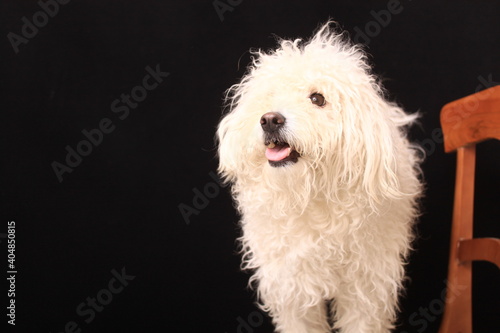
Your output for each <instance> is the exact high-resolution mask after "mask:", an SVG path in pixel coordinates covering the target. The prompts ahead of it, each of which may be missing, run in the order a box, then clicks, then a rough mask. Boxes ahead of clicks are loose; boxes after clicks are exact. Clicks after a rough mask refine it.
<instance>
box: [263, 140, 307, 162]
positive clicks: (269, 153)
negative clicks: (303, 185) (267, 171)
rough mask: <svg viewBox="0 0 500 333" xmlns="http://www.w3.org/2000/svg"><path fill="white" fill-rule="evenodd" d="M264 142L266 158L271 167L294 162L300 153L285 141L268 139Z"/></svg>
mask: <svg viewBox="0 0 500 333" xmlns="http://www.w3.org/2000/svg"><path fill="white" fill-rule="evenodd" d="M265 144H266V147H267V148H266V158H267V160H268V161H269V164H270V165H271V166H273V167H280V166H284V165H287V164H290V163H296V162H297V161H298V159H299V157H300V154H299V153H298V152H297V151H296V150H295V149H293V148H292V147H290V145H289V144H288V143H286V142H280V141H270V142H269V141H268V142H265Z"/></svg>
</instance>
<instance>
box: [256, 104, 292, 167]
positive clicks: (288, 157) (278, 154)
mask: <svg viewBox="0 0 500 333" xmlns="http://www.w3.org/2000/svg"><path fill="white" fill-rule="evenodd" d="M285 124H286V119H285V117H283V115H282V114H281V113H278V112H268V113H265V114H264V115H263V116H262V117H261V118H260V125H261V126H262V130H263V131H264V144H265V145H266V146H267V148H266V158H267V160H268V161H269V164H270V165H271V166H273V167H280V166H284V165H287V164H291V163H296V162H297V161H298V158H299V157H300V154H299V153H298V152H297V151H296V150H295V149H293V147H291V146H290V145H289V144H288V142H286V139H285V138H284V137H283V134H282V131H283V128H284V127H285Z"/></svg>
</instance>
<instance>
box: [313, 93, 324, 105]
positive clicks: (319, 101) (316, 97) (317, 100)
mask: <svg viewBox="0 0 500 333" xmlns="http://www.w3.org/2000/svg"><path fill="white" fill-rule="evenodd" d="M309 99H310V100H311V102H312V103H313V104H315V105H317V106H324V105H325V104H326V99H325V97H324V96H323V95H321V94H318V93H314V94H311V96H309Z"/></svg>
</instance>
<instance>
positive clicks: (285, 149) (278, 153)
mask: <svg viewBox="0 0 500 333" xmlns="http://www.w3.org/2000/svg"><path fill="white" fill-rule="evenodd" d="M291 149H292V148H290V147H289V146H275V147H274V148H267V149H266V158H267V159H268V160H269V161H273V162H278V161H281V160H284V159H285V158H287V157H288V155H290V150H291Z"/></svg>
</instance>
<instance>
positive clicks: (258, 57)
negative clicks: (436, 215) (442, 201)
mask: <svg viewBox="0 0 500 333" xmlns="http://www.w3.org/2000/svg"><path fill="white" fill-rule="evenodd" d="M252 53H253V55H254V58H253V63H252V65H251V66H250V68H249V71H248V73H247V74H246V75H245V76H244V78H243V79H242V80H241V82H240V83H239V84H236V85H234V86H233V87H231V88H230V89H229V90H228V94H227V101H228V105H229V112H228V113H227V114H226V115H225V116H224V117H223V119H222V120H221V122H220V125H219V128H218V131H217V136H218V140H219V158H220V166H219V172H220V174H221V175H222V176H223V177H224V179H225V180H226V181H228V182H230V183H231V184H232V193H233V196H234V199H235V201H236V203H237V207H238V209H239V212H240V214H241V215H242V219H241V226H242V229H243V235H242V237H241V238H240V241H241V245H242V253H243V263H242V267H243V268H244V269H250V270H252V271H253V272H254V275H253V276H252V278H251V282H253V283H254V284H255V285H256V288H257V292H258V296H259V299H260V301H261V306H262V308H263V309H265V310H266V311H268V312H269V313H270V315H271V316H272V318H273V321H274V323H275V325H276V329H277V331H279V332H283V333H325V332H330V331H331V330H332V329H334V328H338V329H339V331H340V332H342V333H367V332H370V333H373V332H376V333H382V332H384V333H386V332H389V331H390V329H391V328H392V327H393V325H394V321H395V319H396V311H397V299H398V294H399V292H400V291H401V288H402V280H403V277H404V264H405V258H406V257H407V254H408V251H409V249H410V245H411V241H412V225H413V221H414V220H415V218H416V216H417V214H418V211H417V204H416V201H417V199H418V197H419V195H420V193H421V184H420V181H419V166H418V164H419V157H418V156H419V154H418V152H417V148H416V147H413V146H412V145H411V144H410V143H409V142H408V140H407V138H406V130H407V127H408V125H410V124H411V123H412V122H414V121H415V119H416V117H417V116H416V115H409V114H406V113H405V112H404V111H403V110H402V109H401V108H400V107H399V106H397V105H396V104H394V103H392V102H389V101H387V100H386V98H385V97H384V92H383V90H382V88H381V86H380V84H379V82H378V81H377V79H376V78H375V77H374V76H373V75H372V74H371V72H370V68H369V66H368V65H367V61H366V56H365V54H364V53H363V52H362V50H360V48H359V47H357V46H354V45H352V44H350V43H349V41H347V40H346V38H345V36H343V34H341V33H337V32H336V31H335V29H333V28H331V24H330V22H329V23H327V24H326V25H324V26H322V27H321V28H320V29H319V31H318V32H317V33H316V34H315V35H314V37H313V38H312V39H311V40H309V41H307V42H303V41H301V40H300V39H296V40H293V41H292V40H280V47H279V48H278V49H277V50H275V51H271V52H269V53H266V52H263V51H260V50H258V51H253V52H252ZM312 93H321V94H322V95H323V96H324V97H325V99H326V101H327V103H326V105H325V106H323V107H320V106H317V105H315V104H313V103H312V102H311V100H310V98H309V97H310V95H311V94H312ZM270 111H273V112H279V113H280V114H282V115H283V116H284V118H285V119H286V123H285V124H284V127H283V128H282V131H281V135H282V136H283V137H284V138H285V139H286V142H288V143H289V145H290V146H291V147H293V148H294V149H295V150H296V151H297V152H298V153H299V154H300V157H299V159H298V162H297V163H290V164H288V165H285V166H281V167H273V166H271V165H270V163H269V162H268V160H267V158H266V156H265V151H266V146H265V144H264V133H263V129H262V127H261V124H260V123H259V121H260V119H261V117H262V115H263V114H265V113H267V112H270ZM326 302H331V306H330V309H332V314H331V315H330V318H333V319H334V321H335V323H334V324H331V323H329V320H328V317H329V316H328V314H327V309H328V307H327V306H326Z"/></svg>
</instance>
